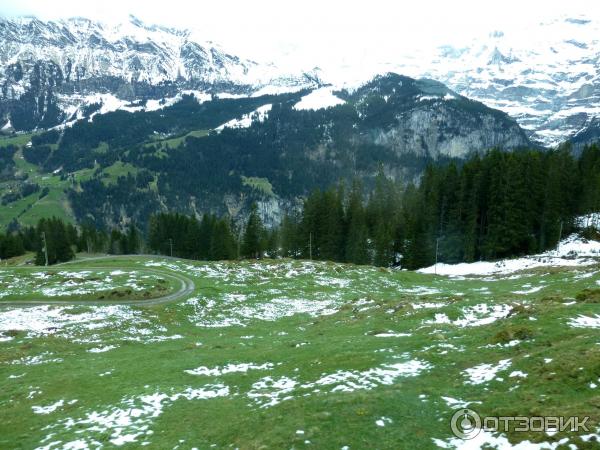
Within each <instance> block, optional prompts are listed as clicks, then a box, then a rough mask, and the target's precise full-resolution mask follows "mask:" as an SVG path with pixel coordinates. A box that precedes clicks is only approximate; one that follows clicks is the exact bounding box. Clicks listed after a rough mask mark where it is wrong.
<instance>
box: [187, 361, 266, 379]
mask: <svg viewBox="0 0 600 450" xmlns="http://www.w3.org/2000/svg"><path fill="white" fill-rule="evenodd" d="M273 367H274V365H273V364H272V363H265V364H261V365H257V364H252V363H241V364H228V365H226V366H223V367H218V366H217V367H213V368H212V369H211V368H209V367H206V366H200V367H198V368H197V369H193V370H184V372H186V373H189V374H190V375H204V376H210V377H218V376H221V375H226V374H229V373H246V372H248V370H270V369H272V368H273Z"/></svg>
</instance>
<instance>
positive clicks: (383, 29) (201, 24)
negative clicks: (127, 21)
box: [0, 0, 600, 63]
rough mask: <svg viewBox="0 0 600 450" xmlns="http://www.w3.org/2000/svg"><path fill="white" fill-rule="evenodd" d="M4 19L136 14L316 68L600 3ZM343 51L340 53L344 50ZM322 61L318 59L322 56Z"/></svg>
mask: <svg viewBox="0 0 600 450" xmlns="http://www.w3.org/2000/svg"><path fill="white" fill-rule="evenodd" d="M0 14H1V15H2V16H17V15H25V14H30V15H36V16H38V17H40V18H49V19H55V18H65V17H72V16H83V17H89V18H91V19H99V20H102V21H105V22H112V21H119V20H123V19H124V18H126V17H127V15H128V14H133V15H135V16H137V17H139V18H140V19H142V20H144V21H146V22H149V23H156V24H161V25H169V26H177V27H186V28H194V29H197V30H199V32H200V35H202V36H203V37H204V38H205V39H206V40H214V41H215V42H218V43H220V44H222V45H223V46H225V47H226V48H229V49H231V50H234V51H238V52H240V53H242V55H243V56H251V57H255V58H259V59H261V58H262V57H263V56H270V57H271V58H272V59H277V58H278V57H280V56H283V55H286V54H287V56H288V58H292V59H293V57H292V55H293V54H294V52H297V53H298V54H299V55H300V54H301V55H302V58H300V57H299V58H298V59H305V58H307V57H310V55H311V54H314V56H315V58H314V59H315V62H317V63H318V60H319V59H323V58H324V57H325V58H326V57H327V55H328V54H331V53H333V52H336V54H340V52H341V53H343V54H345V55H352V54H353V53H354V56H357V55H356V54H355V53H360V52H370V51H371V50H372V49H375V48H378V47H381V46H385V47H387V50H386V52H387V53H388V54H389V52H390V51H392V52H393V51H396V50H397V51H401V50H402V48H404V47H407V46H410V47H414V46H415V45H417V43H418V44H419V45H430V44H434V43H441V42H447V41H449V40H452V41H458V42H460V41H461V40H463V39H466V38H470V37H475V36H477V35H478V34H481V33H486V34H487V33H489V32H490V31H493V30H503V31H504V30H506V29H510V28H513V27H521V28H523V27H527V26H528V25H533V24H536V23H539V22H540V21H544V20H548V19H551V18H556V17H559V16H561V15H565V14H569V15H572V16H579V15H586V16H594V17H595V18H598V19H600V2H598V1H597V0H504V1H493V2H492V1H486V0H478V1H476V0H446V1H433V0H416V1H415V0H411V1H409V2H403V1H399V0H397V1H392V0H390V1H384V0H363V1H355V0H347V1H336V2H331V1H329V2H328V1H325V0H302V1H286V0H255V1H248V0H213V1H195V2H194V1H192V0H168V1H165V0H160V1H158V0H101V1H84V0H53V1H51V2H49V1H47V0H2V2H1V4H0ZM338 50H339V51H338ZM319 55H320V58H319Z"/></svg>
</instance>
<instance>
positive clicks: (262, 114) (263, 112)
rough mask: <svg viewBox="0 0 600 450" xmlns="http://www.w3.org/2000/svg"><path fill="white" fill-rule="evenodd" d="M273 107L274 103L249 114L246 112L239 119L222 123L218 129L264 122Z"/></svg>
mask: <svg viewBox="0 0 600 450" xmlns="http://www.w3.org/2000/svg"><path fill="white" fill-rule="evenodd" d="M272 107H273V105H271V104H269V105H263V106H261V107H259V108H257V109H256V110H254V111H252V112H251V113H249V114H244V115H243V116H242V117H241V118H239V119H232V120H230V121H229V122H227V123H224V124H223V125H220V126H219V127H217V128H216V130H217V131H222V130H223V129H224V128H248V127H249V126H250V125H252V122H254V121H258V122H262V121H263V120H265V119H266V117H267V115H268V114H269V111H271V108H272Z"/></svg>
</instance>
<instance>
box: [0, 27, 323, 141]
mask: <svg viewBox="0 0 600 450" xmlns="http://www.w3.org/2000/svg"><path fill="white" fill-rule="evenodd" d="M316 86H318V80H317V78H316V77H315V76H314V75H312V74H304V73H300V74H288V73H286V72H285V71H282V70H280V69H279V68H277V67H276V66H275V65H272V64H270V65H265V64H262V65H261V64H258V63H256V62H254V61H250V60H247V59H243V58H240V57H239V56H235V55H232V54H230V53H229V52H227V51H225V50H224V49H222V48H221V47H219V46H217V45H215V44H213V43H211V42H209V41H206V40H203V39H202V38H201V37H200V36H198V34H197V33H196V32H194V31H191V30H177V29H173V28H166V27H160V26H155V25H147V24H145V23H144V22H142V21H141V20H139V19H138V18H136V17H134V16H130V18H129V20H128V21H126V22H123V23H119V24H115V25H112V24H111V25H109V24H103V23H100V22H95V21H91V20H88V19H85V18H72V19H66V20H59V21H42V20H39V19H36V18H33V17H25V18H20V19H15V20H8V19H0V117H4V118H13V116H14V120H13V121H12V123H13V124H14V126H15V128H16V129H21V130H23V129H31V128H35V127H48V126H55V125H58V124H59V123H61V122H63V121H65V120H67V119H68V118H69V117H70V116H72V115H73V113H74V110H76V109H77V108H80V107H82V106H83V105H85V104H86V102H85V99H86V98H93V97H96V96H98V95H108V94H110V95H112V96H115V97H117V98H118V99H119V100H121V101H127V102H131V101H138V100H143V101H146V100H161V99H163V98H173V97H174V96H176V95H177V94H179V93H180V92H181V91H182V90H196V91H203V92H208V93H213V94H218V93H229V94H246V95H250V94H253V93H256V92H259V91H261V90H263V89H267V88H268V89H271V90H273V91H277V90H279V91H290V90H299V89H302V88H306V87H316ZM87 103H89V102H87Z"/></svg>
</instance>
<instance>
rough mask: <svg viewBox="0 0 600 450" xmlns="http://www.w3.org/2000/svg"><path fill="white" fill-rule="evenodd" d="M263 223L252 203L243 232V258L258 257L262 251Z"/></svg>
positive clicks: (254, 204)
mask: <svg viewBox="0 0 600 450" xmlns="http://www.w3.org/2000/svg"><path fill="white" fill-rule="evenodd" d="M262 239H263V224H262V221H261V219H260V216H259V215H258V207H257V206H256V203H253V204H252V206H251V208H250V215H249V216H248V222H247V224H246V231H245V232H244V239H243V245H242V256H243V257H244V258H260V257H262V252H263V247H262V245H263V242H262Z"/></svg>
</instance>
